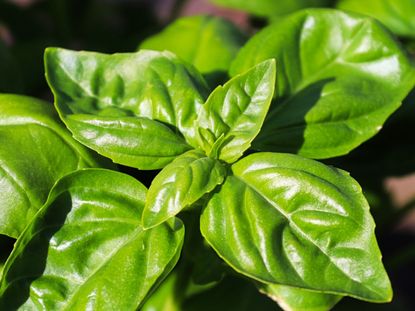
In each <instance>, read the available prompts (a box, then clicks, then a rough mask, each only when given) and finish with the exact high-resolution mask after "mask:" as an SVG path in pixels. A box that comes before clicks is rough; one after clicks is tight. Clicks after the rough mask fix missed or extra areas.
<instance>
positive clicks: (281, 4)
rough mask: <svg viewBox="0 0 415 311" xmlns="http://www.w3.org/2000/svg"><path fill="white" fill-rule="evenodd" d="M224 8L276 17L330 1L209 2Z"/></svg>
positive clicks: (244, 0)
mask: <svg viewBox="0 0 415 311" xmlns="http://www.w3.org/2000/svg"><path fill="white" fill-rule="evenodd" d="M211 1H212V2H214V3H216V4H219V5H223V6H226V7H230V8H234V9H238V10H242V11H246V12H249V13H252V14H254V15H259V16H278V15H284V14H288V13H292V12H295V11H298V10H301V9H304V8H307V7H319V6H325V5H328V4H329V3H330V0H278V1H275V0H255V1H246V0H211Z"/></svg>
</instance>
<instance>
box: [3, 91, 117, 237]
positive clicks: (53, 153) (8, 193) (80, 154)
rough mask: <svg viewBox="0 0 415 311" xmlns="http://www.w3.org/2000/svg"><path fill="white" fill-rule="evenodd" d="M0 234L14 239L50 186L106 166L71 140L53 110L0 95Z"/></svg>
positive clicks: (22, 98) (31, 100) (36, 102)
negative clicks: (79, 171) (65, 177)
mask: <svg viewBox="0 0 415 311" xmlns="http://www.w3.org/2000/svg"><path fill="white" fill-rule="evenodd" d="M0 141H1V144H0V234H5V235H8V236H10V237H14V238H17V237H18V236H19V235H20V233H21V232H22V231H23V229H24V228H25V227H26V225H27V224H28V222H29V221H30V220H31V219H32V217H33V216H34V215H35V214H36V212H37V211H38V209H39V208H40V207H41V206H42V205H43V204H44V203H45V201H46V199H47V196H48V193H49V191H50V189H51V188H52V186H53V185H54V184H55V182H56V181H57V180H58V179H59V178H61V177H62V176H63V175H66V174H68V173H69V172H72V171H74V170H77V169H79V168H84V167H100V166H110V163H107V162H105V161H103V160H102V159H100V157H98V156H97V155H96V154H95V153H92V152H91V151H89V150H87V149H86V148H85V147H84V146H82V145H81V144H79V143H78V142H77V141H76V140H74V139H73V138H72V137H71V133H70V132H69V131H68V130H66V128H65V127H64V125H63V124H62V123H61V122H60V120H59V117H58V115H57V113H56V111H55V110H54V108H53V106H52V105H51V104H49V103H46V102H43V101H40V100H38V99H35V98H30V97H26V96H17V95H6V94H2V95H0Z"/></svg>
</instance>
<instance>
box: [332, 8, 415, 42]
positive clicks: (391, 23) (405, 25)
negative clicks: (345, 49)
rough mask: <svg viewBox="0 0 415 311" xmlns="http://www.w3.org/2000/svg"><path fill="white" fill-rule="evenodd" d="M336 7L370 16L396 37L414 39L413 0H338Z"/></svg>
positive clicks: (414, 10)
mask: <svg viewBox="0 0 415 311" xmlns="http://www.w3.org/2000/svg"><path fill="white" fill-rule="evenodd" d="M337 7H338V8H339V9H342V10H347V11H352V12H356V13H361V14H365V15H369V16H372V17H374V18H377V19H378V20H380V21H381V22H382V23H383V24H385V25H386V26H387V27H388V28H389V29H390V30H392V31H393V32H394V33H396V34H397V35H399V36H405V37H411V38H415V1H414V0H399V1H396V0H366V1H363V2H362V1H359V0H340V1H339V2H338V3H337Z"/></svg>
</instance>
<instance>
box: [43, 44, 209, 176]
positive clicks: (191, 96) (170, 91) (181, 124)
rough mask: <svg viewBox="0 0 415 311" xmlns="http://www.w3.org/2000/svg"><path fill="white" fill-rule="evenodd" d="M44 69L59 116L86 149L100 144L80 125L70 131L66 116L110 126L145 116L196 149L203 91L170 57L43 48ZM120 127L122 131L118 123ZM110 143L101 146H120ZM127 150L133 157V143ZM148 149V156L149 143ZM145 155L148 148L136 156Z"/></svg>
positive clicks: (197, 80)
mask: <svg viewBox="0 0 415 311" xmlns="http://www.w3.org/2000/svg"><path fill="white" fill-rule="evenodd" d="M45 67H46V77H47V80H48V83H49V85H50V87H51V89H52V91H53V93H54V95H55V105H56V108H57V110H58V111H59V114H60V115H61V117H62V119H63V121H64V122H65V123H66V124H67V126H68V128H69V129H70V130H71V131H72V132H73V133H74V135H75V136H76V137H77V138H78V139H80V136H82V138H83V140H84V143H85V141H89V143H88V145H89V146H91V147H93V146H94V145H99V144H100V143H99V141H98V142H97V141H96V139H95V138H94V136H92V138H91V137H89V135H88V133H89V132H88V130H84V131H82V130H81V125H79V127H77V128H76V129H75V128H72V124H71V122H68V119H69V118H70V117H72V118H75V119H78V118H79V115H81V117H80V118H84V117H85V116H83V115H88V116H89V117H90V118H91V119H93V118H94V117H95V116H100V117H106V118H107V120H108V121H110V120H111V118H112V120H113V121H114V123H116V122H117V121H118V120H119V118H120V117H145V118H148V119H152V120H155V121H159V122H162V123H165V124H167V125H169V126H171V127H172V128H173V129H174V132H175V133H176V135H178V138H177V139H179V138H181V135H180V134H179V132H180V133H181V134H183V136H184V137H185V138H186V140H187V141H188V142H189V143H190V144H191V145H194V146H196V142H195V135H196V133H195V130H194V126H193V123H194V121H195V119H196V118H197V111H198V110H199V109H200V106H201V105H202V103H203V102H204V100H205V98H206V97H207V87H206V83H205V81H204V80H203V78H202V77H201V76H200V74H199V73H198V72H197V71H196V70H194V69H193V68H192V67H191V66H187V65H186V64H185V63H183V62H182V61H180V60H179V59H178V58H177V57H176V56H175V55H173V54H171V53H169V52H156V51H145V50H143V51H140V52H137V53H125V54H113V55H106V54H99V53H92V52H75V51H69V50H64V49H57V48H48V49H47V50H46V52H45ZM119 127H120V130H121V129H122V125H120V126H119ZM128 130H129V129H128V127H127V131H128ZM103 133H104V132H103ZM151 134H152V133H150V135H151ZM119 135H120V136H122V134H121V133H120V134H119ZM126 135H128V134H126ZM112 139H113V140H109V141H107V142H106V145H107V148H112V147H113V148H117V146H119V145H122V144H123V143H122V142H119V141H118V140H119V139H121V138H117V137H115V136H112ZM177 139H176V140H177ZM111 144H114V146H110V145H111ZM128 146H129V145H128V144H126V145H125V148H127V149H126V150H124V151H123V153H125V154H127V155H128V156H130V155H135V153H136V151H137V150H135V149H134V147H135V145H133V146H132V150H128ZM148 148H149V150H148V153H149V155H150V156H153V154H154V151H155V150H154V149H153V148H152V145H151V144H150V145H148ZM145 152H147V148H145V149H143V150H141V152H140V154H139V156H143V154H144V153H145ZM162 157H163V154H161V155H160V158H162ZM154 160H155V161H157V160H158V159H157V158H156V157H154ZM123 164H126V165H128V163H123ZM152 168H154V167H151V168H149V169H152Z"/></svg>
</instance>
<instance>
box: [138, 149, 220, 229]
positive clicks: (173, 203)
mask: <svg viewBox="0 0 415 311" xmlns="http://www.w3.org/2000/svg"><path fill="white" fill-rule="evenodd" d="M225 174H226V169H225V167H224V166H222V164H221V163H220V162H219V161H216V160H214V159H211V158H208V157H206V155H204V154H203V153H202V152H200V151H196V150H193V151H189V152H186V153H185V154H183V155H182V156H180V157H178V158H177V159H176V160H174V161H173V162H172V163H170V164H169V165H168V166H166V167H165V168H164V169H163V170H162V171H161V172H160V173H159V174H158V175H157V176H156V178H155V179H154V180H153V182H152V183H151V186H150V189H149V191H148V195H147V199H146V204H145V208H144V211H143V226H144V227H145V228H151V227H154V226H156V225H158V224H160V223H162V222H163V221H165V220H166V219H169V218H170V217H173V216H174V215H176V214H178V213H179V212H180V211H181V210H182V209H184V208H186V207H188V206H190V205H192V204H193V203H195V202H196V201H197V200H199V199H200V198H201V197H202V196H203V195H205V194H206V193H209V192H210V191H212V190H213V189H215V188H216V186H217V185H219V184H221V183H222V181H223V179H224V177H225Z"/></svg>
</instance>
